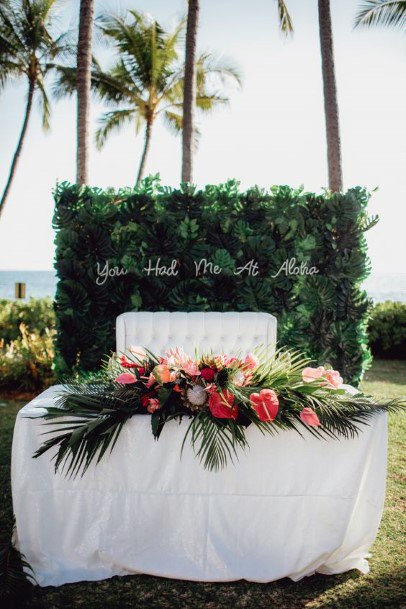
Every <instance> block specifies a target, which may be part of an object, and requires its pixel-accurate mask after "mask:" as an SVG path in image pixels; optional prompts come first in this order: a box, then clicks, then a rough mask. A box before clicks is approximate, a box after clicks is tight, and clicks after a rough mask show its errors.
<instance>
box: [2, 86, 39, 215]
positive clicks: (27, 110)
mask: <svg viewBox="0 0 406 609" xmlns="http://www.w3.org/2000/svg"><path fill="white" fill-rule="evenodd" d="M34 89H35V83H34V81H31V80H30V83H29V87H28V97H27V105H26V108H25V116H24V122H23V126H22V129H21V133H20V137H19V140H18V144H17V148H16V150H15V153H14V156H13V160H12V163H11V167H10V173H9V174H8V180H7V183H6V187H5V189H4V192H3V196H2V198H1V201H0V215H1V214H2V212H3V209H4V206H5V204H6V200H7V197H8V194H9V191H10V187H11V183H12V181H13V178H14V175H15V171H16V168H17V163H18V159H19V157H20V154H21V150H22V148H23V143H24V138H25V134H26V132H27V127H28V121H29V120H30V114H31V108H32V100H33V97H34Z"/></svg>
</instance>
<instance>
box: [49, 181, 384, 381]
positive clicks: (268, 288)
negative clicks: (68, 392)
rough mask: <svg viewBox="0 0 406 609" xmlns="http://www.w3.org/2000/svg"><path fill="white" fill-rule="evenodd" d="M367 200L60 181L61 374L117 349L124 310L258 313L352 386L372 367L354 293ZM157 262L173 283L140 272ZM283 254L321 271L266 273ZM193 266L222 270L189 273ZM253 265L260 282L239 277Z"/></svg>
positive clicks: (364, 261) (365, 268)
mask: <svg viewBox="0 0 406 609" xmlns="http://www.w3.org/2000/svg"><path fill="white" fill-rule="evenodd" d="M368 199H369V195H368V193H367V192H366V191H365V190H364V189H362V188H359V187H357V188H352V189H350V190H348V192H346V193H344V194H333V195H332V194H331V193H324V194H321V195H316V194H313V193H308V192H304V191H303V190H302V189H296V190H295V189H293V188H290V187H288V186H275V187H272V188H271V189H270V190H269V191H265V190H261V189H259V188H252V189H250V190H247V191H246V192H240V190H239V188H238V183H237V182H235V181H229V182H227V183H226V184H221V185H214V186H212V185H210V186H206V187H205V188H204V189H203V190H198V189H196V188H194V187H190V186H185V187H182V188H180V189H172V188H167V187H162V186H160V184H159V182H158V180H157V179H156V178H148V179H146V180H144V182H143V183H142V184H141V186H140V187H139V188H137V189H134V190H131V189H122V190H119V191H118V192H116V191H112V190H107V191H103V190H101V189H98V188H89V187H79V186H76V185H71V184H68V183H63V184H60V185H58V187H57V188H56V191H55V203H56V205H55V214H54V226H55V228H56V230H57V233H56V246H57V247H56V262H55V267H56V270H57V274H58V277H59V282H58V287H57V294H56V301H55V311H56V320H57V330H58V336H57V345H56V348H57V360H56V364H57V369H58V372H59V373H60V374H65V373H67V372H70V371H71V370H72V369H74V368H75V367H78V368H81V369H84V370H93V369H95V368H97V367H98V366H99V364H100V362H101V359H102V357H103V355H104V354H106V353H109V352H110V351H111V350H113V349H114V346H115V318H116V316H117V315H119V314H120V313H122V312H124V311H137V310H147V311H159V310H167V311H209V310H212V311H233V310H236V311H266V312H269V313H272V314H273V315H275V316H276V317H277V319H278V326H279V327H278V340H279V342H280V344H286V345H288V346H289V347H295V348H300V349H302V350H304V351H305V352H306V353H307V354H308V355H309V356H311V357H312V358H313V359H314V360H315V362H317V363H319V364H322V363H326V362H328V363H330V364H331V365H332V366H334V367H335V368H337V369H339V370H340V371H341V372H342V374H343V376H344V378H345V380H346V381H347V382H352V383H354V384H357V383H358V382H359V380H360V379H361V376H362V373H363V371H364V369H365V368H366V366H367V365H368V363H369V360H370V355H369V350H368V348H367V335H366V322H367V314H368V310H369V307H370V301H369V299H368V298H367V296H366V294H365V292H364V291H363V290H361V288H360V284H361V281H362V280H363V279H365V277H366V276H367V275H368V273H369V270H370V265H369V260H368V257H367V247H366V241H365V236H364V233H365V231H366V230H368V229H369V228H370V227H371V225H373V224H374V223H375V221H376V219H372V221H371V219H369V218H368V217H367V209H366V208H367V203H368ZM158 258H160V265H161V266H163V265H165V266H167V267H170V265H171V263H172V261H173V260H175V261H176V268H177V270H178V274H177V276H173V275H172V276H171V275H162V276H156V275H155V274H150V276H148V275H147V273H146V271H145V270H144V269H146V268H148V265H149V264H151V265H152V266H155V264H156V262H157V259H158ZM292 258H295V259H296V265H297V266H299V265H300V263H301V262H306V263H307V265H308V267H311V266H315V267H317V268H318V270H319V273H318V274H315V275H311V276H310V275H299V274H296V275H291V276H286V274H285V273H280V274H279V275H278V276H277V277H272V276H273V275H275V274H276V273H277V272H278V270H279V269H280V267H281V265H282V264H283V263H284V262H285V261H286V260H288V259H292ZM202 259H205V260H206V261H207V262H211V263H212V264H213V266H214V265H217V267H221V269H222V271H221V273H220V274H209V273H206V274H204V275H203V274H201V273H200V276H197V277H196V276H195V275H196V264H198V263H199V261H200V260H202ZM250 260H253V261H255V263H256V264H257V271H258V274H257V275H256V276H254V275H251V276H250V275H249V274H248V273H247V272H246V271H245V272H243V273H241V274H236V270H237V269H238V268H241V267H243V266H244V265H246V264H247V263H248V262H249V261H250ZM106 261H108V263H109V268H110V269H111V268H113V267H118V268H119V269H124V270H125V271H126V274H125V275H120V276H115V277H109V278H108V279H107V281H106V282H105V283H104V284H103V285H98V284H97V282H96V280H97V278H98V272H97V271H98V268H97V264H99V270H101V269H102V268H103V267H104V266H105V264H106ZM149 261H151V263H150V262H149ZM201 270H202V268H201ZM207 270H209V267H207ZM101 281H102V278H100V279H99V282H101Z"/></svg>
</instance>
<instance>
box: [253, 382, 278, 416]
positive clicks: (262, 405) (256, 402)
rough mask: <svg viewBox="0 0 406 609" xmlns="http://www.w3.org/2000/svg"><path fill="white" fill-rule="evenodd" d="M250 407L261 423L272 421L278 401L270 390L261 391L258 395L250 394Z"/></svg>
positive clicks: (276, 411)
mask: <svg viewBox="0 0 406 609" xmlns="http://www.w3.org/2000/svg"><path fill="white" fill-rule="evenodd" d="M250 402H251V406H252V407H253V409H254V410H255V412H256V413H257V415H258V418H259V419H260V420H261V421H273V420H274V418H275V417H276V415H277V414H278V410H279V400H278V396H277V395H276V393H275V391H273V390H272V389H261V391H260V392H259V393H251V395H250Z"/></svg>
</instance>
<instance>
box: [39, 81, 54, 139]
mask: <svg viewBox="0 0 406 609" xmlns="http://www.w3.org/2000/svg"><path fill="white" fill-rule="evenodd" d="M37 88H38V89H39V93H40V95H39V104H40V108H41V116H42V128H43V129H44V130H45V131H48V130H49V128H50V118H51V106H50V103H49V99H48V96H47V93H46V90H45V87H44V82H43V80H42V78H38V80H37Z"/></svg>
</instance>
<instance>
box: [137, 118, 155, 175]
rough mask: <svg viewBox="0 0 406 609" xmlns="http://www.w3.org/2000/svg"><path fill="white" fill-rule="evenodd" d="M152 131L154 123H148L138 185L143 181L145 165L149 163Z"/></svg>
mask: <svg viewBox="0 0 406 609" xmlns="http://www.w3.org/2000/svg"><path fill="white" fill-rule="evenodd" d="M151 131H152V121H147V126H146V127H145V144H144V150H143V153H142V157H141V161H140V167H139V169H138V176H137V184H139V183H140V181H141V180H142V178H143V177H144V173H145V165H146V162H147V156H148V152H149V147H150V144H151Z"/></svg>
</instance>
